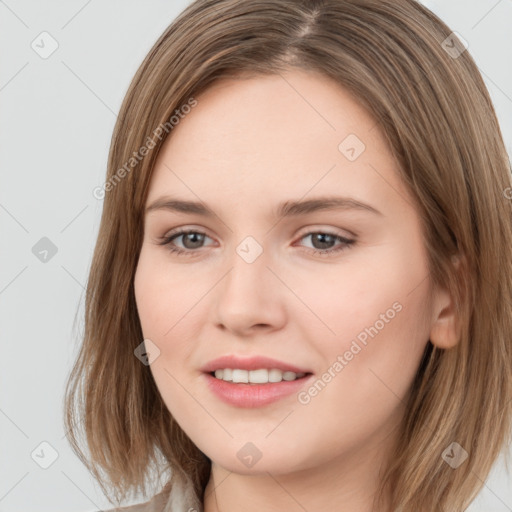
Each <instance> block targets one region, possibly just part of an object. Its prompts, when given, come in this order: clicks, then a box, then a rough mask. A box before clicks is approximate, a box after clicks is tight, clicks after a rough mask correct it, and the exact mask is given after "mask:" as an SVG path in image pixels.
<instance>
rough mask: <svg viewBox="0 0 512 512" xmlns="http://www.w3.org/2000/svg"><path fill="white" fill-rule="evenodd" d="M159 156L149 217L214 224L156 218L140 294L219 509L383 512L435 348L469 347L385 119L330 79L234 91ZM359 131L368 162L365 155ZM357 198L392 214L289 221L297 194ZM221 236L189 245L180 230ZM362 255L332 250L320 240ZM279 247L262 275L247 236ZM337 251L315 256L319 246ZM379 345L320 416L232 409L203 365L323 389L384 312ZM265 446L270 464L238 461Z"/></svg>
mask: <svg viewBox="0 0 512 512" xmlns="http://www.w3.org/2000/svg"><path fill="white" fill-rule="evenodd" d="M196 99H197V100H198V105H197V106H196V107H195V108H194V109H193V110H192V111H191V112H190V113H189V114H188V115H187V116H186V117H185V118H184V119H182V120H181V121H180V123H179V125H177V126H175V127H174V129H173V131H172V134H171V136H170V137H169V138H168V139H167V140H166V141H165V143H164V145H163V147H162V149H161V151H160V154H159V156H158V159H157V162H156V166H155V169H154V175H153V177H152V181H151V184H150V189H149V192H148V198H147V205H150V204H152V203H153V202H154V201H156V200H157V199H159V198H161V197H162V196H166V195H171V194H172V195H173V196H174V197H177V198H179V199H183V200H191V201H200V202H203V203H205V204H206V205H208V207H209V208H210V209H211V210H212V211H213V212H214V214H215V215H214V216H213V217H211V218H205V217H202V216H200V215H198V214H191V213H177V212H173V211H170V210H165V209H159V210H153V211H151V212H149V213H146V216H145V227H144V241H143V245H142V249H141V253H140V258H139V262H138V267H137V271H136V275H135V283H134V284H135V295H136V301H137V307H138V312H139V317H140V321H141V325H142V329H143V333H144V337H145V338H149V339H150V340H151V341H152V342H153V343H155V344H156V345H157V346H158V348H159V350H160V355H159V356H158V357H157V358H156V359H155V361H154V362H153V363H152V364H151V366H150V368H151V371H152V373H153V376H154V378H155V381H156V384H157V386H158V389H159V391H160V393H161V395H162V397H163V400H164V401H165V403H166V405H167V407H168V408H169V410H170V412H171V413H172V415H173V416H174V418H175V419H176V421H177V422H178V423H179V425H180V426H181V427H182V428H183V430H184V431H185V432H186V433H187V435H188V436H189V437H190V438H191V439H192V441H193V442H194V443H195V444H196V445H197V446H198V447H199V449H200V450H202V451H203V452H204V453H205V454H206V455H207V456H208V457H209V458H210V459H211V460H212V475H211V478H210V481H209V483H208V486H207V489H206V493H205V501H204V510H205V512H217V511H222V512H234V511H237V510H240V504H243V509H244V510H245V511H247V512H253V511H261V510H266V511H278V510H287V511H292V512H293V511H304V510H309V511H312V510H333V505H332V504H333V503H336V504H339V508H338V507H336V509H337V510H350V511H351V512H369V511H370V510H372V499H373V494H374V492H375V490H376V486H377V483H378V477H379V475H378V473H379V469H380V468H381V466H382V465H383V464H384V463H385V461H386V460H387V457H388V456H389V453H390V450H391V448H392V446H393V443H394V442H396V427H397V425H398V423H399V421H400V419H401V418H402V415H403V413H404V403H405V401H406V397H407V394H408V392H409V389H410V386H411V383H412V381H413V378H414V375H415V372H416V370H417V367H418V365H419V362H420V359H421V355H422V353H423V351H424V348H425V346H426V343H427V342H428V340H429V338H430V340H431V341H432V343H434V344H436V345H438V346H439V347H442V348H450V347H452V346H453V345H455V344H456V343H457V339H458V338H457V336H458V333H457V329H456V327H455V317H454V311H453V304H452V300H451V297H450V295H449V294H448V292H447V291H446V290H444V289H438V288H435V289H433V296H432V297H433V298H432V301H431V302H429V301H428V292H429V288H430V287H431V286H432V283H431V281H430V278H429V272H428V270H427V269H428V267H427V255H426V251H425V249H424V241H423V235H422V231H421V226H420V218H419V216H418V212H417V210H416V209H415V207H414V206H413V201H412V199H411V197H410V196H409V194H408V193H407V191H406V189H405V188H404V186H403V184H402V183H401V181H400V180H399V176H398V173H397V169H398V167H397V163H396V161H395V160H394V159H393V157H392V155H391V153H390V151H389V149H388V147H387V146H386V143H385V140H384V138H383V136H382V134H381V133H380V132H379V130H378V127H377V125H376V123H375V120H374V119H373V118H372V117H371V116H370V115H369V113H367V112H366V111H365V110H364V109H363V108H362V107H361V106H359V104H358V103H357V102H356V101H355V99H354V98H353V97H352V96H350V95H349V94H348V93H347V92H346V91H345V90H344V89H343V88H341V87H340V86H339V85H338V84H336V83H334V82H333V81H331V80H330V79H329V78H326V77H324V76H322V75H319V74H316V73H305V72H304V71H299V70H289V71H288V72H287V73H285V74H282V76H279V75H274V76H270V77H257V78H254V77H253V78H250V79H244V80H232V79H230V80H225V79H224V80H222V81H220V82H218V83H216V84H215V85H214V86H213V87H210V88H209V89H208V90H207V91H205V92H204V93H203V94H202V95H200V96H198V97H197V98H196ZM349 134H356V136H357V137H358V138H359V139H360V140H361V141H362V142H363V143H364V145H365V150H364V151H363V152H362V153H361V154H360V155H359V156H358V157H357V158H356V159H355V160H354V161H350V160H349V159H348V158H347V157H346V156H345V154H344V153H343V151H340V149H339V148H338V146H339V144H340V143H341V142H342V141H343V140H344V139H345V137H347V135H349ZM327 195H336V196H349V197H352V198H354V199H357V200H359V201H361V202H364V203H366V204H369V205H371V206H372V207H374V208H375V209H377V210H378V211H380V212H381V214H380V215H379V214H375V213H372V212H369V211H364V210H325V211H317V212H313V213H308V214H306V215H302V216H298V217H291V218H282V219H279V218H278V217H276V216H275V215H274V211H275V208H276V206H277V204H278V203H280V202H281V201H285V200H293V199H295V200H299V199H312V198H315V197H322V196H327ZM180 227H183V228H190V229H197V230H198V231H199V232H204V233H206V235H207V236H206V237H205V238H204V240H203V241H202V242H201V239H199V242H198V241H197V240H198V239H197V238H195V239H194V238H190V237H186V236H181V237H177V238H175V239H174V245H175V246H177V247H179V248H181V249H183V250H186V251H187V250H188V251H189V253H192V252H194V254H193V255H192V256H189V255H185V256H182V255H176V254H173V253H172V252H170V250H169V246H165V245H159V242H160V239H161V238H162V237H164V236H165V235H168V234H170V233H171V232H172V230H175V229H176V228H180ZM318 232H320V233H333V234H334V235H335V236H342V237H345V238H349V239H356V243H354V244H352V245H350V246H346V247H345V248H344V249H343V250H341V251H339V252H333V251H334V249H336V248H339V247H340V246H341V245H342V242H340V241H339V240H337V239H336V238H335V237H333V238H329V237H328V238H327V239H326V242H327V243H325V242H324V244H323V245H322V244H321V242H318V241H316V242H315V236H314V235H311V233H318ZM247 236H251V237H253V238H254V239H255V240H256V241H257V242H258V244H259V245H260V246H261V248H262V249H263V252H262V254H261V255H260V256H259V257H258V258H257V259H256V260H255V261H254V262H253V263H248V262H247V261H245V260H244V259H243V258H242V257H240V256H239V254H238V253H237V252H236V249H237V247H238V246H239V244H240V243H241V242H242V241H243V240H244V239H245V237H247ZM322 248H323V249H324V250H327V251H331V255H330V256H329V255H327V254H326V253H323V254H321V253H318V252H317V253H315V252H314V251H315V250H317V251H318V250H319V249H322ZM397 303H398V304H399V305H400V306H401V310H400V311H399V312H396V314H395V315H394V317H393V318H392V319H389V318H388V317H386V318H388V321H387V322H384V327H383V328H381V329H379V330H378V334H376V335H374V336H373V337H368V340H367V345H366V346H364V345H362V344H361V343H359V345H360V346H361V347H362V349H361V350H360V351H359V352H358V353H357V355H355V356H354V357H353V358H352V360H350V361H349V362H348V364H346V366H344V367H343V369H342V371H338V372H337V373H336V372H334V374H335V377H333V378H332V379H331V381H330V382H329V383H328V384H327V385H326V386H325V387H324V388H323V389H322V390H321V392H319V393H317V395H316V396H314V397H312V398H311V400H310V401H309V402H308V403H307V404H302V403H299V401H298V398H297V395H296V394H292V395H290V396H289V397H287V398H284V399H281V400H279V401H278V402H276V403H273V404H269V405H267V406H264V407H259V408H254V409H248V408H238V407H235V406H232V405H228V404H226V403H224V402H221V401H220V400H219V399H218V398H217V397H216V396H215V395H213V394H212V393H211V392H210V391H209V389H208V388H207V386H206V385H205V383H204V376H203V375H202V373H201V371H200V367H201V366H203V365H204V364H205V363H207V362H208V361H210V360H212V359H214V358H216V357H218V356H221V355H225V354H236V355H242V356H244V355H255V354H257V355H265V356H269V357H273V358H276V359H279V360H282V361H287V362H290V363H292V364H295V365H296V366H299V367H303V368H307V369H310V371H312V372H313V373H314V378H313V381H310V382H309V383H308V384H307V385H305V386H304V389H305V390H307V389H309V387H310V386H311V384H312V383H313V382H314V381H315V380H316V379H318V378H320V377H321V376H322V375H323V374H324V373H325V372H326V371H327V370H328V369H329V368H331V372H332V367H333V364H334V363H335V361H336V360H337V356H338V355H343V354H344V353H345V352H346V351H347V350H348V349H349V348H350V346H351V343H352V342H353V340H355V339H356V337H357V336H358V334H360V333H361V332H362V331H364V329H365V328H370V327H371V326H374V325H376V322H377V320H379V319H381V318H382V317H381V316H380V315H381V314H386V311H388V310H390V308H391V309H393V308H392V305H393V304H395V305H396V304H397ZM249 441H250V442H251V443H253V444H254V445H255V446H256V447H257V449H258V450H259V452H261V458H260V460H259V461H258V462H257V463H256V464H254V465H253V466H252V467H250V468H249V467H246V466H245V465H244V464H243V463H242V462H241V461H240V460H239V458H238V457H237V452H238V451H239V450H240V449H241V448H242V447H243V446H244V445H245V444H246V443H247V442H249Z"/></svg>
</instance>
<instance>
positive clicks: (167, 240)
mask: <svg viewBox="0 0 512 512" xmlns="http://www.w3.org/2000/svg"><path fill="white" fill-rule="evenodd" d="M191 233H194V234H198V235H204V236H206V237H208V235H207V234H206V233H204V232H202V231H198V230H194V229H183V230H180V231H177V232H175V233H171V234H170V235H168V236H164V237H161V238H160V240H161V241H160V242H159V244H158V245H167V246H168V250H169V251H170V252H171V253H173V254H177V255H178V256H196V255H197V252H198V251H197V250H194V249H180V248H178V247H175V246H173V245H171V244H172V242H173V240H174V239H175V238H178V237H180V236H182V235H188V234H191ZM317 234H322V235H328V236H332V237H334V238H335V240H338V241H340V242H342V245H341V246H338V248H337V249H324V250H320V249H309V250H308V251H307V252H310V253H313V254H321V255H325V254H327V255H328V256H331V255H335V254H337V253H339V252H341V251H345V250H347V249H349V248H350V246H352V245H353V244H354V243H355V242H356V241H355V240H353V239H349V238H345V237H343V236H340V235H337V234H335V233H330V232H329V231H309V232H308V233H305V234H304V235H303V236H301V237H300V240H302V239H303V238H306V237H307V236H310V235H317ZM208 238H210V237H208Z"/></svg>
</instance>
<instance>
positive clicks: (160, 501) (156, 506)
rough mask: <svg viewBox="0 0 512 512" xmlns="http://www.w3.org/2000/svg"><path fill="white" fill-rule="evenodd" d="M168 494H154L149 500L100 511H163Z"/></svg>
mask: <svg viewBox="0 0 512 512" xmlns="http://www.w3.org/2000/svg"><path fill="white" fill-rule="evenodd" d="M168 498H169V496H168V495H167V494H165V493H160V494H157V495H156V496H154V497H153V498H152V499H151V500H149V501H146V502H144V503H138V504H137V505H130V506H127V507H116V508H109V509H108V510H104V511H102V512H163V511H164V510H167V509H166V508H165V506H166V504H167V501H168Z"/></svg>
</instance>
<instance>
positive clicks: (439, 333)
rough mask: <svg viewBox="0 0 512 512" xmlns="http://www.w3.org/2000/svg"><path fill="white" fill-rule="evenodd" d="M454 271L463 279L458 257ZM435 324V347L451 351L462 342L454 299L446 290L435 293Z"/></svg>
mask: <svg viewBox="0 0 512 512" xmlns="http://www.w3.org/2000/svg"><path fill="white" fill-rule="evenodd" d="M452 262H453V264H454V267H455V268H454V271H455V272H456V273H457V275H458V277H459V278H461V277H462V276H461V275H460V272H459V271H460V270H461V260H460V258H459V257H458V256H454V257H452ZM432 312H433V314H434V315H435V316H434V318H433V321H432V322H433V323H432V325H431V329H430V341H431V343H432V344H433V345H435V346H437V347H439V348H443V349H449V348H453V347H454V346H455V345H457V343H458V342H459V340H460V337H461V329H460V319H459V318H458V315H457V312H456V309H455V305H454V302H453V298H452V297H451V294H450V293H449V291H448V290H447V289H445V288H443V289H439V288H437V289H436V290H435V292H434V301H433V309H432Z"/></svg>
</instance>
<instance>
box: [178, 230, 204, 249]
mask: <svg viewBox="0 0 512 512" xmlns="http://www.w3.org/2000/svg"><path fill="white" fill-rule="evenodd" d="M197 237H199V239H198V240H195V241H194V240H191V238H197ZM201 237H202V235H201V234H200V233H187V234H186V235H185V238H184V240H183V242H184V245H185V247H187V248H188V249H196V248H197V247H198V246H200V244H201V242H202V238H201ZM188 241H192V247H190V246H188V245H187V242H188ZM194 242H195V244H196V245H194Z"/></svg>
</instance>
